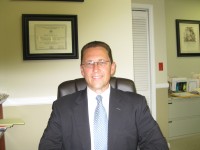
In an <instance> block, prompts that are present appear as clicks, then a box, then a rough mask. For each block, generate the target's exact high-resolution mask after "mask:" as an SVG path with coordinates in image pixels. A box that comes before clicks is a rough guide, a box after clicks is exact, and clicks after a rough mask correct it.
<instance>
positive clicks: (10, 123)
mask: <svg viewBox="0 0 200 150" xmlns="http://www.w3.org/2000/svg"><path fill="white" fill-rule="evenodd" d="M24 124H25V123H24V121H23V120H21V119H17V118H12V119H0V126H6V127H8V128H9V127H12V126H14V125H24Z"/></svg>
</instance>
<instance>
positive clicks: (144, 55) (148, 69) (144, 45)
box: [132, 4, 156, 119]
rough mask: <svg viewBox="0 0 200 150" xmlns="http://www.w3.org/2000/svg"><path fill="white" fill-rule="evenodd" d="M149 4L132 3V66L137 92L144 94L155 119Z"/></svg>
mask: <svg viewBox="0 0 200 150" xmlns="http://www.w3.org/2000/svg"><path fill="white" fill-rule="evenodd" d="M151 15H152V8H151V7H150V6H143V5H136V4H133V10H132V26H133V67H134V82H135V84H136V89H137V93H139V94H141V95H144V96H145V97H146V99H147V103H148V105H149V107H150V110H151V112H152V115H153V117H154V119H156V86H155V60H154V59H155V58H154V43H153V28H152V27H153V21H152V20H153V18H152V16H151Z"/></svg>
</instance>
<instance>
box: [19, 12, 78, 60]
mask: <svg viewBox="0 0 200 150" xmlns="http://www.w3.org/2000/svg"><path fill="white" fill-rule="evenodd" d="M22 18H23V19H22V21H23V22H22V24H23V25H22V26H23V54H24V55H23V56H24V57H23V58H24V60H33V59H76V58H78V45H77V43H78V37H77V17H76V16H75V15H70V16H66V15H32V14H24V15H22Z"/></svg>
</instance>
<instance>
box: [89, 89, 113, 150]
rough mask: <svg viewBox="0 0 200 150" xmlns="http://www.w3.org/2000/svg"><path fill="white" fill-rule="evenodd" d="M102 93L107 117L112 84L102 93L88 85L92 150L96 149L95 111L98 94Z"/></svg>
mask: <svg viewBox="0 0 200 150" xmlns="http://www.w3.org/2000/svg"><path fill="white" fill-rule="evenodd" d="M97 95H101V96H102V97H103V98H102V103H103V106H104V108H105V110H106V113H107V118H108V116H109V98H110V85H109V88H108V89H107V90H106V91H104V92H103V93H101V94H97V93H95V92H94V91H92V90H91V89H90V88H89V87H87V96H88V113H89V114H88V115H89V124H90V137H91V150H94V136H93V131H94V127H93V125H94V112H95V108H96V106H97V100H96V96H97Z"/></svg>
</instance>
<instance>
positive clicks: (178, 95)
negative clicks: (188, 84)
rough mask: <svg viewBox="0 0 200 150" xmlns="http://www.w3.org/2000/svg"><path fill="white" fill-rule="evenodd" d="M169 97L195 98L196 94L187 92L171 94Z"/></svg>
mask: <svg viewBox="0 0 200 150" xmlns="http://www.w3.org/2000/svg"><path fill="white" fill-rule="evenodd" d="M171 96H176V97H183V98H184V97H195V96H198V95H196V94H192V93H189V92H178V93H171Z"/></svg>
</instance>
